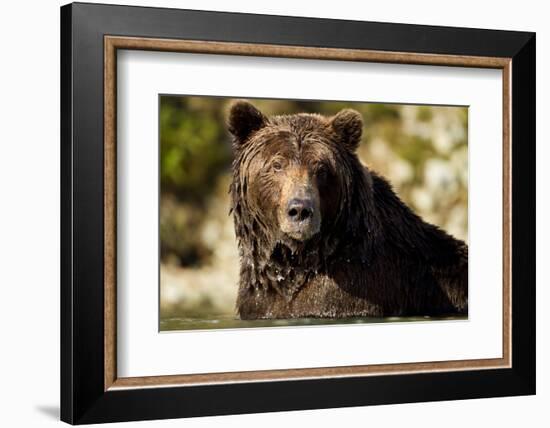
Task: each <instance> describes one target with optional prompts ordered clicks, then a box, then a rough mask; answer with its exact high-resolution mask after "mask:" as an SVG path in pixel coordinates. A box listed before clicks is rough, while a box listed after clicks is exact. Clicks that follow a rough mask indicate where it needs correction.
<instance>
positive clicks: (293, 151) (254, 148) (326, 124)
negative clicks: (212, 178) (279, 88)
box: [229, 102, 363, 244]
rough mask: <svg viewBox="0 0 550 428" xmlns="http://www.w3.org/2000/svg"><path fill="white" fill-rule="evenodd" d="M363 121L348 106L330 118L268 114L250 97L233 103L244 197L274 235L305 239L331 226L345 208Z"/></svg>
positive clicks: (284, 239) (231, 121)
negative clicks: (253, 104)
mask: <svg viewBox="0 0 550 428" xmlns="http://www.w3.org/2000/svg"><path fill="white" fill-rule="evenodd" d="M362 126H363V122H362V119H361V116H360V114H359V113H357V112H356V111H354V110H349V109H347V110H343V111H341V112H340V113H339V114H337V115H336V116H334V117H332V118H325V117H323V116H320V115H314V114H300V115H294V116H278V117H272V118H269V119H268V118H266V117H265V116H264V115H263V114H262V113H261V112H260V111H258V110H257V109H256V108H255V107H253V106H252V105H251V104H249V103H245V102H240V103H237V104H235V105H234V106H233V107H232V109H231V113H230V118H229V129H230V131H231V133H232V134H233V135H234V137H235V140H234V148H235V153H236V163H237V164H238V176H239V177H238V179H239V182H240V183H242V186H241V189H242V190H245V191H246V197H244V198H243V199H242V201H243V202H245V203H246V207H245V208H246V209H247V210H249V211H251V212H254V213H255V215H256V217H257V218H256V221H257V222H259V223H261V224H262V225H264V226H265V227H266V229H267V230H269V231H270V234H271V235H272V238H273V240H274V241H279V242H290V243H291V244H292V243H293V242H292V241H297V242H294V244H296V243H304V242H306V241H308V240H310V239H311V238H313V237H315V236H316V235H318V234H322V233H325V231H326V230H328V229H330V228H332V227H334V223H335V220H336V219H337V216H338V213H339V212H341V211H342V210H343V209H344V208H343V204H344V202H345V200H346V193H347V184H348V183H347V181H349V180H346V177H348V170H350V169H351V168H352V167H353V166H355V165H356V164H358V163H359V160H358V159H357V156H356V155H355V153H354V151H355V149H356V148H357V146H358V144H359V142H360V138H361V131H362ZM346 166H348V167H347V168H346ZM243 196H244V195H243Z"/></svg>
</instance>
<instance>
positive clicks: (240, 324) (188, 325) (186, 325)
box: [160, 315, 468, 331]
mask: <svg viewBox="0 0 550 428" xmlns="http://www.w3.org/2000/svg"><path fill="white" fill-rule="evenodd" d="M467 319H468V317H467V316H456V315H454V316H446V317H386V318H373V317H353V318H295V319H277V320H241V319H239V318H237V317H235V316H232V315H215V316H211V317H204V316H203V317H200V318H185V317H170V318H161V320H160V331H178V330H213V329H226V328H253V327H292V326H311V325H335V324H377V323H396V322H418V321H448V320H467Z"/></svg>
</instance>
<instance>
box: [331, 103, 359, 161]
mask: <svg viewBox="0 0 550 428" xmlns="http://www.w3.org/2000/svg"><path fill="white" fill-rule="evenodd" d="M330 124H331V125H332V128H333V129H334V130H335V131H336V133H337V134H338V135H339V136H340V138H341V139H342V142H343V143H344V144H345V145H346V146H347V147H348V148H349V149H350V150H352V151H354V150H355V149H357V147H358V146H359V143H360V142H361V134H362V132H363V118H362V117H361V114H360V113H359V112H358V111H356V110H352V109H349V108H347V109H344V110H341V111H340V112H338V113H337V114H336V116H334V117H333V118H332V120H331V122H330Z"/></svg>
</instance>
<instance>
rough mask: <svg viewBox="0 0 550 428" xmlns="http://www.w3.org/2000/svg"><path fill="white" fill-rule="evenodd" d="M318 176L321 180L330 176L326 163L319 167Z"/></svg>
mask: <svg viewBox="0 0 550 428" xmlns="http://www.w3.org/2000/svg"><path fill="white" fill-rule="evenodd" d="M317 177H318V178H319V179H321V180H324V179H326V178H327V177H328V168H327V166H326V165H321V166H320V167H319V168H318V169H317Z"/></svg>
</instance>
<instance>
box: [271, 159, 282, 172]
mask: <svg viewBox="0 0 550 428" xmlns="http://www.w3.org/2000/svg"><path fill="white" fill-rule="evenodd" d="M271 168H273V170H274V171H280V170H281V169H283V165H282V164H281V162H279V161H275V162H273V163H272V164H271Z"/></svg>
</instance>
